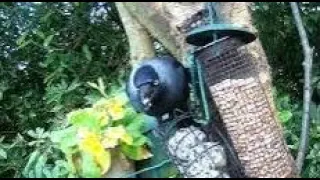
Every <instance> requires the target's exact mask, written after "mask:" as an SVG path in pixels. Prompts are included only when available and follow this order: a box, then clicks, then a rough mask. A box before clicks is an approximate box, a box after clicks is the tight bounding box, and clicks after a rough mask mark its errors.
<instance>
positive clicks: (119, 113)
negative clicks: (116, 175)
mask: <svg viewBox="0 0 320 180" xmlns="http://www.w3.org/2000/svg"><path fill="white" fill-rule="evenodd" d="M108 112H109V114H110V116H111V118H112V120H114V121H117V120H120V119H122V118H123V117H124V115H125V109H124V108H123V107H120V106H116V105H115V106H112V107H110V108H109V111H108Z"/></svg>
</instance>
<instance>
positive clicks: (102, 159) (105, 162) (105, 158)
mask: <svg viewBox="0 0 320 180" xmlns="http://www.w3.org/2000/svg"><path fill="white" fill-rule="evenodd" d="M95 160H96V161H97V163H98V165H99V166H100V167H101V169H102V173H101V174H105V173H107V172H108V171H109V169H110V167H111V153H110V152H109V151H103V152H101V153H100V154H97V156H95Z"/></svg>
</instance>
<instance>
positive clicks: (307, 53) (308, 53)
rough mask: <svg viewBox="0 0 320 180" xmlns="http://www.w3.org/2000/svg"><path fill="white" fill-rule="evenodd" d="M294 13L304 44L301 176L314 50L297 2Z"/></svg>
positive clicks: (307, 131)
mask: <svg viewBox="0 0 320 180" xmlns="http://www.w3.org/2000/svg"><path fill="white" fill-rule="evenodd" d="M290 5H291V9H292V13H293V16H294V19H295V23H296V26H297V29H298V31H299V36H300V40H301V43H302V48H303V54H304V62H303V66H304V80H305V82H304V93H303V118H302V130H301V135H300V146H299V152H298V157H297V160H296V161H297V162H296V163H297V168H298V172H299V173H300V174H301V171H302V167H303V162H304V159H305V155H306V152H307V148H308V143H309V131H310V130H309V129H310V99H311V70H312V58H313V50H312V49H311V48H310V45H309V41H308V37H307V34H306V31H305V28H304V26H303V23H302V19H301V16H300V13H299V8H298V5H297V3H296V2H290Z"/></svg>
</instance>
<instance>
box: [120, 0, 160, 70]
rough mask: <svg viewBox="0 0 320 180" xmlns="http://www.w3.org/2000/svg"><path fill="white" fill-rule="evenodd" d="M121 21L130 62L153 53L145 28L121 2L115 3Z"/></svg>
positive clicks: (135, 61)
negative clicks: (128, 48)
mask: <svg viewBox="0 0 320 180" xmlns="http://www.w3.org/2000/svg"><path fill="white" fill-rule="evenodd" d="M116 7H117V9H118V12H119V15H120V17H121V21H122V23H123V26H124V28H125V31H126V35H127V37H128V41H129V47H130V62H131V65H134V64H136V63H138V62H139V61H141V60H142V59H145V58H150V57H153V56H154V55H155V49H154V47H153V42H152V39H151V37H150V35H149V33H148V32H147V31H146V29H145V28H144V27H143V26H141V24H140V23H139V22H138V21H137V20H136V19H135V18H133V17H132V15H131V14H130V13H129V12H128V10H127V9H126V8H125V7H124V4H123V3H119V2H117V3H116Z"/></svg>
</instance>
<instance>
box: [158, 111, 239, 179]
mask: <svg viewBox="0 0 320 180" xmlns="http://www.w3.org/2000/svg"><path fill="white" fill-rule="evenodd" d="M194 110H195V109H194ZM194 118H197V117H195V113H194V112H193V111H192V109H191V111H190V112H182V111H176V113H175V115H174V116H173V118H170V119H167V120H162V121H160V122H159V127H158V129H157V134H158V135H159V136H160V137H161V138H162V142H163V143H164V144H163V146H164V147H165V148H166V151H167V153H168V156H169V158H170V159H171V160H172V163H173V164H174V165H175V166H176V167H177V169H178V170H179V172H180V177H183V178H230V177H238V178H239V177H243V174H244V173H243V172H242V170H241V169H240V168H241V166H240V165H239V164H240V163H239V162H238V159H237V157H235V153H234V150H233V148H232V147H231V146H232V145H230V144H229V143H230V142H228V140H227V139H226V138H225V137H224V135H222V132H221V131H220V130H219V129H217V128H214V127H217V126H215V125H213V122H211V123H210V124H208V125H206V126H203V125H201V124H198V123H195V121H194Z"/></svg>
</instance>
